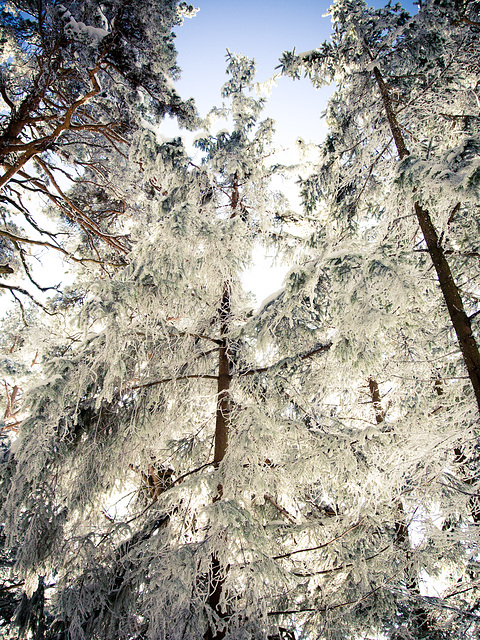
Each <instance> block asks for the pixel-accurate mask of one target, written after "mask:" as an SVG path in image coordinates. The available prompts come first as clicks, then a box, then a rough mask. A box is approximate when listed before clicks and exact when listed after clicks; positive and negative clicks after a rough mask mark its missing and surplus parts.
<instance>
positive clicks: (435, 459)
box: [281, 0, 480, 637]
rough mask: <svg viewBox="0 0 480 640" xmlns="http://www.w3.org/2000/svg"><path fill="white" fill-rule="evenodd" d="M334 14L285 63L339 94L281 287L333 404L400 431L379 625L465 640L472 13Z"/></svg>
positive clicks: (431, 9)
mask: <svg viewBox="0 0 480 640" xmlns="http://www.w3.org/2000/svg"><path fill="white" fill-rule="evenodd" d="M331 14H332V19H333V26H334V32H333V36H332V41H331V42H326V43H324V44H323V45H322V46H320V47H319V48H318V49H316V50H313V51H309V52H305V53H302V54H298V55H297V54H295V52H293V53H286V54H284V56H283V59H282V61H281V64H282V68H283V72H284V73H286V74H288V75H291V76H292V77H294V78H295V77H299V74H300V73H302V71H304V72H305V73H306V74H307V75H308V76H309V77H310V78H311V79H312V82H313V83H314V84H315V85H316V86H320V85H321V84H324V83H327V82H332V81H333V82H335V83H336V85H337V90H336V92H335V94H334V95H333V97H332V99H331V100H330V102H329V105H328V107H327V110H326V117H327V123H328V125H329V127H330V132H329V135H328V136H327V139H326V141H325V143H324V144H323V145H322V146H321V149H320V151H321V162H320V164H319V165H318V167H317V169H316V171H315V172H314V173H313V174H312V176H311V177H310V178H309V179H308V180H305V181H303V184H302V188H303V196H304V202H305V205H306V207H307V210H309V211H313V210H314V209H316V208H318V207H319V208H318V209H317V214H316V217H317V223H316V227H317V228H316V231H315V233H314V234H313V235H312V237H311V238H310V240H309V245H310V246H309V247H308V248H307V249H306V252H307V253H308V257H307V258H306V259H305V262H304V264H303V265H301V266H299V267H298V268H297V269H296V270H295V271H294V273H292V276H291V286H293V287H294V289H295V291H296V292H303V295H305V296H308V297H309V298H310V299H311V301H312V305H314V306H315V307H316V308H317V309H321V310H322V313H323V320H324V322H325V325H326V326H329V327H330V330H331V336H332V342H333V344H332V348H331V350H330V356H331V358H332V359H333V358H335V359H336V361H337V363H338V365H337V367H338V374H337V376H331V375H330V376H329V375H327V376H326V379H327V381H328V382H327V385H328V384H330V385H331V387H330V388H331V390H332V391H331V393H332V398H333V399H334V400H333V402H334V404H335V405H336V410H339V411H340V412H341V414H340V415H342V418H343V420H345V419H347V424H348V423H349V421H353V424H355V421H358V420H362V419H363V420H364V419H365V418H366V416H365V415H364V414H362V412H361V411H359V407H358V405H356V403H355V396H356V395H357V394H358V393H361V394H362V395H363V400H362V401H363V402H368V403H370V405H369V406H370V411H371V410H372V407H373V409H374V411H375V422H376V430H377V431H379V432H382V433H385V432H387V433H390V434H393V438H394V443H395V444H394V445H393V448H392V450H391V451H392V452H393V451H395V450H396V455H398V465H397V471H398V476H397V478H398V486H397V491H395V488H394V487H393V486H392V485H391V489H392V493H391V507H392V509H394V510H395V511H396V513H393V514H392V516H393V522H394V523H395V526H394V531H393V539H392V542H393V545H394V547H395V548H396V549H397V551H398V555H397V558H398V559H400V558H401V557H402V547H403V561H402V562H400V564H399V565H398V572H397V576H396V577H393V576H392V579H391V580H389V588H390V589H391V590H392V592H394V593H395V594H396V598H395V601H396V604H395V605H394V607H393V608H391V609H390V611H387V610H384V612H383V625H384V629H385V630H386V631H387V632H388V633H389V634H390V635H392V636H394V637H398V635H400V637H402V634H404V635H405V634H407V637H411V636H412V635H413V636H414V637H436V636H435V634H442V633H447V634H448V635H449V637H452V636H455V635H456V634H458V635H459V636H462V634H465V633H466V629H468V628H469V627H470V625H474V624H475V623H474V618H473V616H474V615H475V614H472V612H474V611H476V608H477V599H476V596H475V589H474V588H470V587H467V588H466V589H465V590H464V591H463V592H462V595H459V594H460V592H461V591H462V589H461V588H459V587H458V585H456V584H455V582H456V580H463V579H467V580H468V579H470V578H472V576H475V573H474V572H472V571H471V569H469V568H467V565H468V562H469V561H472V560H475V556H473V555H472V547H471V536H472V535H473V536H474V537H475V533H474V531H475V528H474V527H473V528H472V523H473V524H474V525H476V523H477V521H478V507H477V504H476V497H475V489H474V488H473V487H475V486H476V485H477V478H478V464H477V459H478V454H477V447H478V444H477V438H478V431H477V424H478V399H479V393H478V392H479V390H480V387H479V385H478V373H479V371H480V368H479V365H480V360H479V359H478V346H477V336H476V332H475V317H476V310H477V295H478V294H477V288H478V275H479V274H478V268H477V265H478V263H477V261H476V260H474V258H475V255H476V253H477V244H478V230H477V226H476V223H475V222H474V220H475V218H476V214H477V212H478V157H477V156H476V155H475V152H472V149H474V148H476V146H477V145H478V124H479V109H478V73H477V70H476V66H475V63H474V58H475V56H478V35H477V33H476V30H477V29H478V4H477V3H455V4H453V3H452V4H450V3H436V2H427V3H425V4H423V3H422V6H421V8H420V10H419V12H418V14H417V15H415V16H410V15H408V13H407V12H405V11H404V10H403V9H402V8H401V7H400V6H399V5H395V6H392V5H390V4H389V5H387V6H386V7H385V8H382V9H373V8H367V6H366V5H365V3H363V2H356V1H354V2H350V1H343V0H339V1H338V2H335V3H334V5H333V7H332V8H331ZM319 203H321V205H320V206H319ZM432 263H433V267H434V269H435V272H436V278H433V277H432ZM452 274H453V275H452ZM287 290H288V287H287ZM297 295H298V294H297ZM294 302H295V301H294V300H293V301H291V302H290V303H289V304H290V305H291V304H294ZM446 312H447V313H446ZM452 329H453V330H454V332H455V334H456V339H454V337H453V335H452V333H453V332H452ZM458 347H460V349H458ZM345 366H347V367H348V368H347V369H346V368H345ZM353 371H354V372H355V375H353ZM335 381H336V388H335ZM377 381H381V383H382V384H380V385H379V384H378V382H377ZM467 381H468V384H467ZM362 387H363V389H362ZM382 393H384V394H385V399H384V400H383V401H382V397H381V396H382ZM342 395H343V397H342ZM357 424H358V423H357ZM439 439H441V442H440V440H439ZM407 443H408V444H407ZM429 443H430V444H429ZM432 443H435V445H434V447H433V448H432V447H431V444H432ZM392 444H393V443H392ZM405 445H407V448H405ZM408 450H410V452H413V451H414V452H415V455H414V456H411V454H409V453H408ZM384 471H386V468H384ZM389 473H390V472H389ZM383 478H384V480H383V482H384V486H385V487H386V486H387V484H388V481H387V476H386V475H383ZM427 478H430V480H427ZM434 478H435V480H434ZM386 513H387V512H386V511H384V514H385V515H384V517H385V516H386ZM435 520H436V524H435ZM455 523H457V526H456V524H455ZM439 527H440V528H439ZM420 532H421V533H420ZM412 545H413V546H414V547H415V549H413V548H412ZM423 570H426V571H427V573H428V574H429V575H430V576H432V575H434V574H435V573H436V572H437V573H438V572H439V571H440V572H442V571H443V584H442V590H441V593H442V595H444V596H445V598H446V599H445V600H443V601H441V600H440V599H438V600H435V602H433V601H432V599H429V598H426V597H421V594H422V593H423V594H425V586H424V587H423V589H422V588H421V578H422V573H423ZM423 575H425V574H424V573H423ZM384 588H386V587H384ZM467 593H468V594H469V595H466V594H467ZM457 598H458V599H457ZM442 607H443V612H442V613H440V611H442ZM449 607H450V609H449ZM455 607H457V610H456V613H453V611H454V609H455ZM462 610H464V611H465V615H464V617H462V614H461V611H462ZM377 613H380V610H379V611H378V612H377ZM404 622H405V623H406V624H403V623H404Z"/></svg>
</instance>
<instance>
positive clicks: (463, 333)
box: [373, 67, 480, 411]
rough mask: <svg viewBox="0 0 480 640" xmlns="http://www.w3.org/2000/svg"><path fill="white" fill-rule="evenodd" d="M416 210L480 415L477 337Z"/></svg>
mask: <svg viewBox="0 0 480 640" xmlns="http://www.w3.org/2000/svg"><path fill="white" fill-rule="evenodd" d="M373 73H374V75H375V80H376V82H377V85H378V88H379V90H380V95H381V97H382V102H383V106H384V109H385V113H386V116H387V119H388V124H389V126H390V131H391V132H392V136H393V139H394V141H395V145H396V147H397V152H398V157H399V158H400V160H403V159H404V158H406V157H407V156H408V155H409V154H410V152H409V151H408V149H407V146H406V144H405V140H404V138H403V135H402V131H401V127H400V125H399V123H398V120H397V117H396V114H395V111H394V108H393V104H392V100H391V97H390V93H389V89H388V87H387V85H386V84H385V81H384V79H383V77H382V74H381V72H380V70H379V69H378V67H374V69H373ZM414 208H415V214H416V216H417V220H418V223H419V225H420V229H421V230H422V234H423V237H424V240H425V243H426V245H427V250H428V253H429V254H430V257H431V259H432V262H433V266H434V267H435V271H436V272H437V277H438V282H439V284H440V289H441V291H442V294H443V299H444V300H445V304H446V305H447V309H448V313H449V315H450V319H451V321H452V325H453V328H454V329H455V333H456V335H457V340H458V344H459V346H460V350H461V352H462V356H463V360H464V362H465V366H466V368H467V372H468V376H469V378H470V382H471V383H472V387H473V391H474V393H475V398H476V400H477V406H478V409H479V411H480V352H479V349H478V344H477V342H476V340H475V336H474V335H473V332H472V326H471V321H470V318H469V317H468V315H467V313H466V312H465V308H464V306H463V301H462V297H461V295H460V291H459V289H458V287H457V285H456V283H455V280H454V278H453V275H452V272H451V269H450V265H449V264H448V261H447V259H446V257H445V252H444V250H443V247H442V244H441V242H440V239H439V237H438V234H437V231H436V229H435V226H434V224H433V222H432V218H431V216H430V213H429V211H428V210H427V209H424V208H423V207H422V206H421V204H420V203H419V202H418V201H417V202H415V205H414Z"/></svg>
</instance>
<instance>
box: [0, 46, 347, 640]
mask: <svg viewBox="0 0 480 640" xmlns="http://www.w3.org/2000/svg"><path fill="white" fill-rule="evenodd" d="M228 73H229V74H230V79H229V81H228V82H227V84H226V85H225V87H224V89H223V96H224V97H225V98H226V99H229V100H230V102H231V104H230V106H229V107H228V108H227V107H224V108H222V109H220V110H217V112H216V115H224V116H230V117H231V119H232V129H231V131H230V132H227V131H220V132H219V133H218V134H217V135H216V136H212V135H209V134H207V133H206V134H205V135H204V136H203V137H202V138H201V139H199V140H198V145H199V147H200V148H201V149H202V150H203V152H204V156H205V159H204V163H203V164H202V165H201V166H195V165H193V164H192V162H191V161H190V160H189V158H188V156H187V155H186V154H185V151H184V149H183V147H182V145H181V143H180V142H179V141H172V142H168V143H165V144H162V145H160V144H159V143H158V142H157V141H156V138H155V136H154V135H153V134H151V133H150V132H149V131H148V130H146V131H144V135H143V137H139V138H138V139H137V147H136V150H135V153H134V157H135V159H136V161H137V162H141V163H142V165H143V167H144V174H143V176H142V178H143V179H144V180H145V181H150V180H154V183H155V191H156V193H157V198H156V200H152V201H151V203H150V204H151V206H150V207H149V208H145V210H144V211H143V215H142V217H140V216H139V219H138V220H137V221H136V224H135V226H134V227H132V232H131V235H132V239H133V248H132V251H131V254H130V263H129V265H128V266H127V267H125V268H124V269H123V270H121V271H120V272H119V273H117V274H116V275H115V276H114V277H112V278H111V279H98V280H96V281H94V282H92V283H91V284H90V286H89V291H90V293H89V295H88V296H87V298H86V299H85V301H84V305H83V309H82V312H81V317H80V322H81V326H82V327H83V331H84V335H83V338H82V339H81V340H80V341H77V342H73V341H69V343H68V344H65V345H63V347H61V346H60V345H57V344H55V345H54V348H53V350H52V353H51V354H50V358H49V359H47V360H46V361H45V362H44V365H43V367H44V371H45V378H44V379H43V380H42V381H41V382H40V383H39V384H38V385H37V386H36V387H34V388H33V389H31V390H30V394H29V397H30V401H29V403H30V415H29V417H28V418H27V419H26V420H25V421H24V422H23V423H22V428H21V433H20V438H19V441H18V442H19V444H18V446H17V451H16V453H15V455H14V456H11V457H10V459H9V460H8V462H7V463H6V464H5V465H4V468H3V485H2V486H3V494H4V495H5V505H4V509H3V511H2V513H3V516H2V518H5V521H6V527H7V531H8V535H9V536H10V540H11V541H14V540H15V539H18V540H19V541H20V543H21V544H20V545H19V548H18V553H17V564H16V566H17V570H18V571H19V572H20V573H22V574H25V575H26V580H27V583H28V584H30V585H31V586H30V591H31V592H32V591H34V592H35V594H37V596H36V602H38V601H40V600H41V598H39V596H38V589H40V590H41V592H42V593H43V592H44V590H45V589H46V588H48V587H49V585H51V584H53V583H54V584H55V587H54V590H53V593H52V606H51V608H50V610H49V615H50V616H53V619H52V618H49V619H48V620H46V619H45V620H44V621H43V624H44V625H47V626H48V627H49V628H48V630H47V631H46V632H45V633H46V635H47V637H53V636H54V635H55V634H60V635H61V636H62V637H63V636H65V637H67V635H68V637H71V638H95V637H106V638H107V637H108V638H120V637H151V638H172V639H173V638H187V637H188V638H192V637H195V638H201V637H205V638H223V637H230V638H240V637H247V636H248V637H251V636H254V637H267V636H270V637H279V636H278V634H283V636H284V637H293V636H292V633H293V631H287V630H284V631H281V629H280V627H282V628H283V626H285V627H290V628H294V626H295V624H294V621H293V619H292V617H291V616H289V617H287V623H286V624H285V625H281V624H279V622H278V618H277V615H278V614H277V613H276V611H278V610H279V609H280V610H282V609H283V608H284V607H285V606H286V605H287V603H288V602H289V601H291V598H292V596H291V595H290V593H291V592H292V593H293V594H294V593H296V587H297V585H296V583H297V581H298V579H297V578H296V577H295V575H294V574H293V573H292V567H293V566H294V565H292V563H291V562H290V561H289V558H290V556H291V554H292V553H294V554H299V553H301V549H302V546H303V547H305V546H309V545H310V546H315V544H312V541H313V540H316V539H318V536H320V539H321V544H323V541H324V532H323V528H322V527H321V526H320V525H319V523H318V522H317V521H316V520H315V519H314V521H313V522H312V523H310V521H309V519H308V518H307V516H305V515H302V514H301V512H302V511H304V510H305V509H307V508H308V509H310V506H308V502H307V500H306V498H305V496H304V487H305V486H307V485H308V486H309V485H310V484H311V481H312V477H311V474H312V462H307V463H306V462H305V459H304V458H305V455H306V452H307V449H308V448H309V447H310V446H311V442H310V441H311V440H312V438H313V437H314V436H313V435H312V434H311V432H310V430H309V428H308V427H307V425H306V424H305V423H304V422H303V421H302V420H300V421H299V422H297V421H296V420H295V419H293V417H291V416H290V415H289V407H290V405H291V401H290V399H289V397H288V394H285V393H283V392H282V389H281V387H282V384H280V389H279V390H277V389H275V388H273V389H269V388H268V387H269V385H267V384H266V383H265V376H270V377H272V376H273V379H275V375H274V374H275V373H276V372H285V374H288V372H289V370H291V369H293V368H295V367H296V366H300V365H301V364H302V363H303V362H305V361H306V360H308V359H311V358H315V357H320V358H321V357H322V353H323V352H324V351H326V350H327V349H328V345H326V344H323V343H320V344H317V343H314V342H313V341H312V340H311V341H310V344H309V345H308V346H307V345H306V344H303V343H299V344H298V345H296V346H297V349H298V351H297V352H296V353H295V352H290V354H289V355H290V358H288V359H283V360H282V359H281V356H282V353H281V350H280V347H278V348H276V350H275V352H273V351H270V352H269V351H268V348H267V342H266V337H265V335H263V336H262V339H263V342H264V343H265V344H264V346H263V350H264V356H263V361H258V358H259V357H260V356H259V352H258V347H256V344H257V343H258V341H259V336H258V335H257V332H256V330H255V326H256V324H257V320H256V318H255V317H253V318H252V317H250V316H251V313H249V300H248V298H247V297H246V296H245V294H244V293H243V292H242V289H241V285H240V274H241V271H242V269H243V268H244V267H245V265H246V264H248V262H249V260H250V259H251V258H250V256H251V250H252V247H253V246H254V244H255V243H256V242H257V241H258V238H265V239H269V238H271V237H272V225H273V223H274V220H275V218H281V217H282V215H283V212H284V209H285V205H284V202H283V200H282V198H280V197H279V196H278V195H276V194H275V193H272V191H271V189H269V181H270V178H271V175H272V172H273V171H274V168H272V167H270V166H269V165H268V156H269V149H268V148H269V144H270V138H271V134H272V122H271V121H270V120H265V121H263V122H259V121H258V117H259V114H260V112H261V109H262V106H263V101H262V100H256V99H254V98H252V97H250V96H248V95H247V94H246V91H247V89H248V88H249V87H250V85H251V83H252V81H253V74H254V64H253V63H252V62H251V61H249V60H247V59H245V58H243V57H241V56H233V55H232V56H230V57H229V66H228ZM302 347H303V348H302ZM305 347H307V348H305ZM268 358H270V360H271V361H273V363H271V364H269V363H268ZM270 396H272V401H270V400H269V398H270ZM305 439H306V440H305ZM302 442H303V444H302ZM309 442H310V444H309ZM116 505H118V506H116ZM339 526H340V525H339ZM317 546H318V545H317ZM39 575H40V576H44V579H45V584H44V582H43V578H42V579H41V580H40V582H38V580H37V576H39ZM292 589H293V591H292ZM293 597H295V596H293ZM28 606H29V604H28V602H27V603H26V604H25V608H26V609H25V610H28ZM32 608H33V605H31V601H30V610H31V609H32ZM287 608H288V607H287ZM23 616H24V618H23V619H25V620H29V619H31V620H33V621H37V622H36V624H38V615H33V614H31V613H24V614H23ZM29 616H30V617H29ZM288 618H289V619H288ZM275 634H277V635H275ZM285 634H286V635H285ZM289 634H290V635H289ZM56 637H58V636H56Z"/></svg>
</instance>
